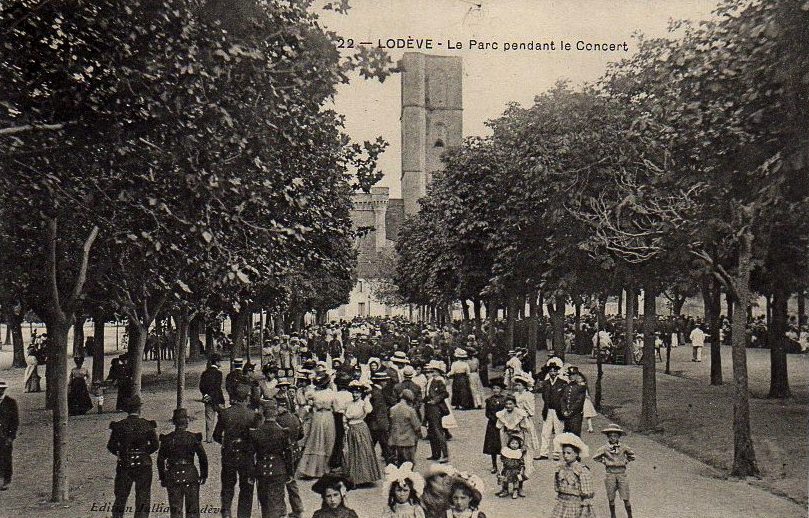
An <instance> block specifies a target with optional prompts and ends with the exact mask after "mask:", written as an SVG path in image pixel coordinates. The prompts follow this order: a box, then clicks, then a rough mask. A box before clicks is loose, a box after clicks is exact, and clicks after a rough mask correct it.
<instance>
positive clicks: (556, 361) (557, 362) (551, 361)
mask: <svg viewBox="0 0 809 518" xmlns="http://www.w3.org/2000/svg"><path fill="white" fill-rule="evenodd" d="M545 366H546V367H548V368H557V369H561V368H562V367H564V366H565V363H564V362H563V361H562V359H561V358H559V357H558V356H554V357H552V358H548V361H547V362H545Z"/></svg>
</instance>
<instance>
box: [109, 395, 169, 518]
mask: <svg viewBox="0 0 809 518" xmlns="http://www.w3.org/2000/svg"><path fill="white" fill-rule="evenodd" d="M124 407H125V410H126V411H127V413H128V414H129V415H128V416H127V417H126V418H125V419H122V420H120V421H113V422H112V423H110V430H112V433H111V434H110V440H109V442H108V443H107V449H108V450H109V451H110V453H112V454H113V455H116V456H117V457H118V464H117V465H116V467H115V486H114V493H115V502H114V503H113V505H112V518H123V516H124V511H125V509H126V501H127V500H128V499H129V493H130V492H131V491H132V484H134V485H135V518H147V517H148V516H149V511H150V507H151V501H152V453H154V452H156V451H157V449H158V447H159V442H158V439H157V432H156V431H155V429H156V428H157V423H156V422H155V421H147V420H146V419H143V418H142V417H140V407H141V401H140V398H139V397H138V396H132V397H130V398H129V399H128V400H126V402H125V404H124Z"/></svg>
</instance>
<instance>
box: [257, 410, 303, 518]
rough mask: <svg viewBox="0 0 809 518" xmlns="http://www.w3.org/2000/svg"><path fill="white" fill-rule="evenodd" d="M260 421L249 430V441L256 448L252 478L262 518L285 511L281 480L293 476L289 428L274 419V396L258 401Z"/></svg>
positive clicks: (275, 411)
mask: <svg viewBox="0 0 809 518" xmlns="http://www.w3.org/2000/svg"><path fill="white" fill-rule="evenodd" d="M261 408H262V413H263V415H264V421H263V423H262V424H261V425H260V426H259V427H258V428H256V429H254V430H250V442H251V444H252V448H253V450H254V451H255V463H254V465H255V478H256V482H257V484H258V491H257V492H258V502H259V505H260V506H261V516H262V518H277V517H281V516H285V515H286V510H287V509H286V504H285V502H284V484H285V483H286V481H287V480H288V479H289V478H291V477H292V476H293V471H292V464H293V459H292V448H291V447H290V443H289V431H288V430H287V429H286V428H283V427H281V425H280V424H278V421H277V419H276V417H277V415H278V407H277V404H276V402H275V400H273V399H269V400H263V401H262V402H261Z"/></svg>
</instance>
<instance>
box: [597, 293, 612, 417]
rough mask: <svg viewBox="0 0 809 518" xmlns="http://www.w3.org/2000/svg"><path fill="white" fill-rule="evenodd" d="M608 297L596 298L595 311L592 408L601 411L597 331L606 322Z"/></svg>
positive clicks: (599, 337) (601, 378)
mask: <svg viewBox="0 0 809 518" xmlns="http://www.w3.org/2000/svg"><path fill="white" fill-rule="evenodd" d="M608 298H609V296H608V295H607V294H606V293H603V294H601V295H599V298H598V310H597V311H596V337H597V338H596V386H595V395H594V397H595V400H594V401H593V406H594V407H595V408H596V410H598V411H599V412H600V411H601V399H602V384H603V379H604V368H603V365H602V362H601V352H600V349H601V335H600V334H598V333H599V331H601V329H602V328H603V326H604V322H605V321H606V318H607V315H606V308H607V299H608Z"/></svg>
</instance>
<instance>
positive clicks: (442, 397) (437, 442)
mask: <svg viewBox="0 0 809 518" xmlns="http://www.w3.org/2000/svg"><path fill="white" fill-rule="evenodd" d="M444 370H445V369H444V364H443V363H442V362H439V361H436V360H432V361H431V362H430V363H428V364H427V365H425V367H424V372H425V373H426V374H427V376H428V379H427V387H426V389H425V391H424V392H425V394H424V420H425V421H426V422H427V438H428V439H429V440H430V450H431V452H432V455H430V457H428V458H429V459H430V460H437V461H438V462H440V463H442V464H446V463H447V462H449V450H448V448H447V436H446V435H445V433H444V427H443V425H442V423H441V420H442V418H443V417H444V416H445V415H449V407H447V402H446V399H447V398H448V397H449V392H447V385H446V384H445V383H444V380H443V378H441V373H443V372H444Z"/></svg>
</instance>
